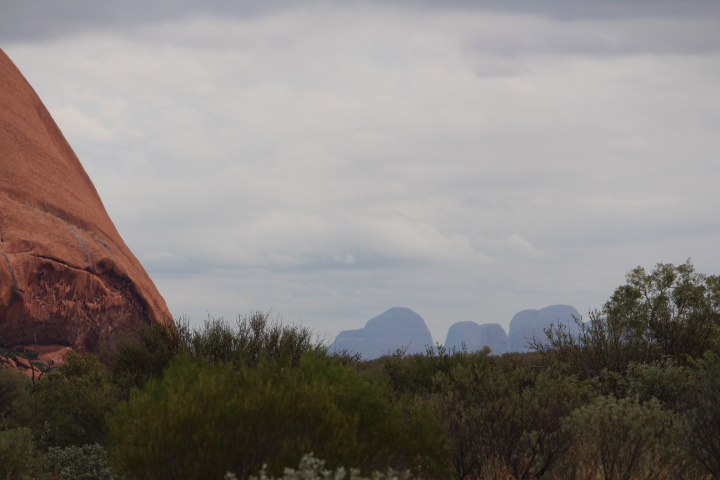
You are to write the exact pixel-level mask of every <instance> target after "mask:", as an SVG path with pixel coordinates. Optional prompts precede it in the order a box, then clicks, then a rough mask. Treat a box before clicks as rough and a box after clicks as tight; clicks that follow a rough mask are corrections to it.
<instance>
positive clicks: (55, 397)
mask: <svg viewBox="0 0 720 480" xmlns="http://www.w3.org/2000/svg"><path fill="white" fill-rule="evenodd" d="M117 402H118V397H117V392H116V390H115V388H113V386H112V385H111V384H110V382H109V381H108V377H107V374H106V372H105V367H104V366H103V365H102V364H101V363H100V361H99V360H98V359H97V357H95V356H94V355H91V354H86V355H81V354H79V353H76V352H74V351H70V352H68V353H67V354H66V355H65V357H64V361H63V364H62V366H61V367H60V369H59V370H58V371H57V372H56V373H52V374H49V375H46V376H44V377H43V378H42V380H41V381H40V382H39V383H38V384H37V385H35V388H34V390H33V392H32V395H31V396H30V399H29V400H28V401H26V402H25V403H24V404H22V405H21V406H20V407H19V408H18V410H17V412H16V413H15V415H14V417H15V418H16V420H17V422H18V423H19V424H21V425H23V426H26V427H28V428H30V429H31V430H32V432H33V436H34V438H35V441H36V443H37V444H38V446H39V447H41V448H43V449H45V448H48V447H67V446H72V445H76V446H80V445H84V444H92V443H98V444H100V445H107V432H106V425H105V420H106V417H107V416H108V415H109V414H110V412H112V411H113V409H114V408H115V406H116V405H117Z"/></svg>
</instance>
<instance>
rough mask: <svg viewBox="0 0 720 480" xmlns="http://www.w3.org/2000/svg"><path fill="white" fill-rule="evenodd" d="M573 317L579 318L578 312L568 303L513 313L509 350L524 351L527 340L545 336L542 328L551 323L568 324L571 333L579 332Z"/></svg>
mask: <svg viewBox="0 0 720 480" xmlns="http://www.w3.org/2000/svg"><path fill="white" fill-rule="evenodd" d="M575 318H580V312H578V311H577V310H576V309H575V307H571V306H570V305H550V306H549V307H545V308H542V309H540V310H523V311H521V312H518V313H516V314H515V316H514V317H513V318H512V320H511V321H510V333H509V335H508V338H509V340H510V350H511V351H513V352H526V351H527V350H528V348H527V345H528V342H529V341H531V340H532V339H533V337H537V338H539V339H544V338H545V332H544V329H545V328H547V327H549V326H550V325H551V324H553V325H556V326H557V325H558V324H560V323H562V324H563V325H566V326H568V330H569V331H570V333H572V334H577V333H578V332H579V329H578V326H577V324H576V323H575Z"/></svg>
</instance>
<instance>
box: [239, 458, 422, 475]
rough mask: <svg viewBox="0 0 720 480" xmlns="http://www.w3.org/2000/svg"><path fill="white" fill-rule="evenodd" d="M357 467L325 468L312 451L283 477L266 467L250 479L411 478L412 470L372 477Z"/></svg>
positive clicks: (323, 462)
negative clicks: (271, 474) (365, 475)
mask: <svg viewBox="0 0 720 480" xmlns="http://www.w3.org/2000/svg"><path fill="white" fill-rule="evenodd" d="M360 475H361V474H360V471H359V470H357V469H350V470H346V469H345V468H344V467H340V468H337V469H335V470H334V471H331V470H326V469H325V461H324V460H318V459H317V458H315V456H314V455H313V454H312V453H310V454H307V455H303V457H302V459H301V460H300V466H299V467H298V469H297V470H295V469H292V468H286V469H285V472H284V474H283V476H282V477H277V478H276V477H270V476H268V473H267V470H266V468H265V467H263V468H262V470H261V471H260V475H259V476H257V477H255V476H251V477H250V480H411V476H410V472H407V471H406V472H402V473H399V472H396V471H394V470H392V469H390V470H388V471H387V472H386V473H380V472H373V473H372V474H371V475H370V477H362V476H360ZM225 480H237V476H235V474H234V473H231V472H228V473H227V474H225Z"/></svg>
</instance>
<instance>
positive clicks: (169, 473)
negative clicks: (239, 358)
mask: <svg viewBox="0 0 720 480" xmlns="http://www.w3.org/2000/svg"><path fill="white" fill-rule="evenodd" d="M110 433H111V440H112V442H111V452H112V455H113V458H114V460H115V462H116V465H117V467H118V469H119V470H120V471H121V473H123V474H126V475H127V476H129V477H131V478H138V479H140V478H147V477H150V478H155V479H165V478H167V479H188V480H189V479H212V478H217V479H220V478H222V476H223V475H224V474H225V473H226V472H227V471H233V472H235V473H237V474H238V475H239V476H240V477H241V478H248V476H249V475H251V474H253V473H256V472H258V471H259V470H260V468H261V467H262V466H263V464H267V465H268V468H269V471H270V472H271V473H272V474H275V475H277V474H280V473H281V472H282V469H283V468H284V467H286V466H290V465H297V464H298V461H299V460H300V459H301V457H302V455H303V454H305V453H307V452H311V451H312V452H315V453H316V454H318V456H321V457H322V458H326V459H327V460H328V464H329V465H330V467H331V468H336V467H340V466H343V465H347V466H355V467H358V468H361V469H362V470H363V471H370V470H377V469H384V468H388V467H392V468H397V469H406V468H409V469H412V470H414V471H416V472H426V473H427V472H439V471H442V470H443V468H444V467H445V465H446V461H447V459H448V458H449V455H448V450H447V447H446V444H445V441H444V437H443V435H442V428H441V425H440V423H439V421H438V420H437V419H436V418H435V417H434V416H433V415H432V414H431V413H430V412H429V411H428V410H427V409H423V408H420V407H416V406H414V405H412V404H410V403H408V402H400V403H397V404H393V403H391V402H390V400H389V392H388V389H387V386H386V385H385V384H382V383H381V382H378V381H371V379H370V378H367V377H364V376H362V375H360V374H359V373H358V372H357V371H356V370H355V369H353V368H349V367H345V366H342V365H340V364H338V363H332V362H331V363H328V362H327V361H325V360H324V359H322V358H317V357H315V356H312V355H305V356H303V357H302V358H301V360H300V361H299V362H298V366H297V367H294V368H289V367H287V366H285V365H281V364H278V363H273V362H260V363H258V364H257V365H256V366H255V367H254V368H250V367H247V366H246V367H240V368H236V367H234V366H233V365H231V364H227V363H217V364H215V365H209V364H207V363H205V362H198V361H193V360H192V359H190V358H189V357H187V356H181V357H178V358H176V359H175V360H173V362H172V363H171V366H170V367H169V368H168V369H167V370H166V372H165V375H164V378H163V379H162V380H160V381H152V382H149V383H148V385H147V386H146V388H145V390H143V391H136V392H135V393H134V394H133V395H132V397H131V399H130V401H129V402H128V403H127V404H125V405H121V406H120V408H119V410H118V414H117V416H116V417H114V418H112V419H111V421H110Z"/></svg>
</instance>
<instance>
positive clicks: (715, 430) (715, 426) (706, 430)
mask: <svg viewBox="0 0 720 480" xmlns="http://www.w3.org/2000/svg"><path fill="white" fill-rule="evenodd" d="M698 365H699V366H700V367H701V368H700V370H699V371H698V372H697V376H696V378H695V383H696V390H697V396H696V404H695V405H694V406H695V407H696V408H694V409H693V410H691V411H689V412H688V417H689V419H690V435H689V437H688V438H689V442H690V445H691V448H690V451H691V453H692V455H693V456H694V457H695V458H696V459H697V460H698V461H699V462H700V463H701V464H702V465H703V466H704V467H705V468H706V469H707V470H708V471H709V472H710V473H712V475H713V478H716V479H717V478H720V358H719V357H718V356H717V355H715V354H714V353H708V354H707V355H706V356H705V358H703V359H702V360H701V361H699V362H698Z"/></svg>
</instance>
